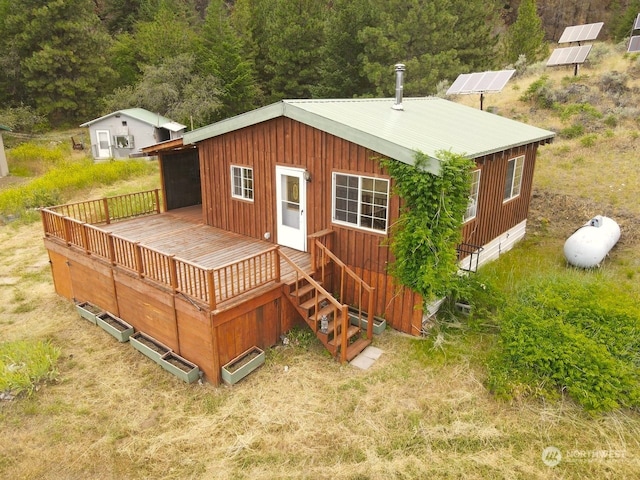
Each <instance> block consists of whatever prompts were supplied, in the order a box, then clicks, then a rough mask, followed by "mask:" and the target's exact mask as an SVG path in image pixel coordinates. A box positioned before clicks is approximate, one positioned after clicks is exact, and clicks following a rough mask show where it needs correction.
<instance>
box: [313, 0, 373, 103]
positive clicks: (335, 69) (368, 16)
mask: <svg viewBox="0 0 640 480" xmlns="http://www.w3.org/2000/svg"><path fill="white" fill-rule="evenodd" d="M372 18H373V15H372V12H371V9H370V8H369V0H335V1H334V2H333V5H332V7H331V9H330V12H329V16H328V18H327V21H326V24H325V42H324V47H323V49H322V59H321V64H320V69H319V75H320V76H319V79H318V85H317V86H313V87H311V92H312V94H313V96H314V97H320V98H349V97H359V96H364V95H367V94H370V93H371V92H372V91H373V85H372V84H371V82H369V80H368V79H367V77H366V75H365V74H364V71H363V65H362V62H363V56H364V48H365V47H364V44H363V43H362V42H361V41H360V40H359V39H358V32H359V31H360V30H361V29H363V28H364V27H365V26H367V25H370V24H371V22H372Z"/></svg>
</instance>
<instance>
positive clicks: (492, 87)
mask: <svg viewBox="0 0 640 480" xmlns="http://www.w3.org/2000/svg"><path fill="white" fill-rule="evenodd" d="M514 73H515V70H500V71H498V72H479V73H462V74H460V75H458V78H456V81H455V82H453V84H452V85H451V86H450V87H449V90H447V95H463V94H470V93H487V92H500V91H501V90H502V89H503V88H504V86H505V85H506V84H507V82H508V81H509V79H510V78H511V76H512V75H513V74H514Z"/></svg>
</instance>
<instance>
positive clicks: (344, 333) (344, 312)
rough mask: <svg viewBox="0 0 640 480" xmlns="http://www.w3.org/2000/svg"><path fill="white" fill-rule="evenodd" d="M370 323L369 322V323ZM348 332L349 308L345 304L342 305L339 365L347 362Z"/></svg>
mask: <svg viewBox="0 0 640 480" xmlns="http://www.w3.org/2000/svg"><path fill="white" fill-rule="evenodd" d="M369 323H371V322H369ZM348 330H349V306H348V305H346V304H343V305H342V330H341V332H340V335H341V337H342V340H341V342H340V343H341V346H340V363H344V362H346V361H347V342H348V341H349V338H348V337H347V333H348Z"/></svg>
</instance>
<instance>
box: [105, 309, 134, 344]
mask: <svg viewBox="0 0 640 480" xmlns="http://www.w3.org/2000/svg"><path fill="white" fill-rule="evenodd" d="M96 322H97V324H98V326H99V327H100V328H102V329H103V330H104V331H105V332H107V333H109V334H111V335H113V336H114V337H115V338H117V339H118V341H119V342H122V343H124V342H128V341H129V337H130V336H131V335H132V334H133V327H132V326H131V325H129V324H128V323H127V322H125V321H124V320H122V319H121V318H120V317H116V316H115V315H113V314H112V313H109V312H103V313H100V314H98V315H96Z"/></svg>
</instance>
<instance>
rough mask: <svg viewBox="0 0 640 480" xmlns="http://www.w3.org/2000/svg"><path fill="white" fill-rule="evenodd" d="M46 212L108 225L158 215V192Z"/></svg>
mask: <svg viewBox="0 0 640 480" xmlns="http://www.w3.org/2000/svg"><path fill="white" fill-rule="evenodd" d="M47 210H49V211H52V212H55V213H59V214H61V215H63V216H65V217H69V218H73V219H75V220H79V221H81V222H85V223H90V224H92V225H99V224H104V223H106V224H109V223H111V222H113V221H117V220H124V219H126V218H133V217H139V216H142V215H150V214H154V213H160V191H159V190H158V189H157V188H156V189H155V190H147V191H146V192H136V193H129V194H126V195H117V196H115V197H107V198H102V199H100V200H87V201H84V202H77V203H68V204H66V205H56V206H55V207H47Z"/></svg>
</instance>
